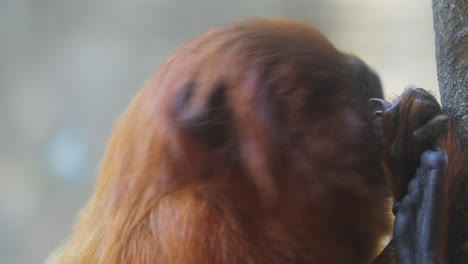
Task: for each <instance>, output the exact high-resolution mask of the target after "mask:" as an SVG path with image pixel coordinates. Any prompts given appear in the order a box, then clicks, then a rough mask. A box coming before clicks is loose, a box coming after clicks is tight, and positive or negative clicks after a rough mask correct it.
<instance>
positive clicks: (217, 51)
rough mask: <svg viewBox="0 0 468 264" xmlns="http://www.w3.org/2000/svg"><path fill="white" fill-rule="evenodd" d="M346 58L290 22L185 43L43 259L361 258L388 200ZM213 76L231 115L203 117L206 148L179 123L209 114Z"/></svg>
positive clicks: (122, 128)
mask: <svg viewBox="0 0 468 264" xmlns="http://www.w3.org/2000/svg"><path fill="white" fill-rule="evenodd" d="M349 58H350V56H348V55H345V54H342V53H340V52H339V51H337V50H336V49H335V48H334V47H333V46H332V44H331V43H330V42H329V41H328V40H327V39H326V38H325V37H324V36H323V35H322V34H321V33H320V32H319V31H318V30H316V29H315V28H313V27H310V26H307V25H303V24H300V23H297V22H294V21H291V20H287V19H276V20H265V19H255V20H250V21H247V22H243V23H239V24H233V25H228V26H225V27H221V28H217V29H214V30H211V31H208V32H207V33H204V34H201V35H199V36H197V37H195V38H193V39H192V40H190V41H189V42H188V43H186V44H185V45H184V46H182V47H181V48H180V49H179V50H178V51H177V52H176V53H175V54H174V55H173V56H172V57H170V58H169V59H168V60H167V61H166V62H165V63H164V64H163V65H162V67H161V68H160V70H159V71H158V72H157V73H156V75H155V76H154V78H153V79H152V80H151V81H150V82H149V83H148V84H147V85H146V86H145V87H144V88H143V90H142V91H140V92H139V94H138V95H137V96H136V98H135V99H134V100H133V102H132V103H131V105H130V106H129V108H128V110H127V111H126V113H125V114H124V115H123V117H122V118H121V120H120V122H119V125H118V126H117V128H116V129H115V131H114V133H113V135H112V138H111V140H110V142H109V147H108V149H107V151H106V154H105V156H104V159H103V162H102V167H101V170H100V174H99V177H98V181H97V185H96V190H95V192H94V195H93V196H92V198H91V200H90V201H89V202H88V204H87V205H86V207H85V208H84V209H83V211H82V212H81V215H80V218H79V220H78V223H77V225H76V228H75V230H74V232H73V235H72V237H71V238H70V240H69V241H68V243H67V244H66V245H65V246H64V247H63V248H62V249H61V250H59V251H58V252H57V253H56V254H55V255H54V256H53V257H51V258H50V262H49V263H74V264H84V263H93V264H99V263H102V264H104V263H105V264H108V263H141V264H144V263H161V264H177V263H180V264H185V263H195V264H197V263H200V264H209V263H213V264H214V263H230V264H234V263H239V264H241V263H242V264H248V263H369V262H370V261H371V259H373V258H374V257H375V256H376V255H377V254H378V250H379V246H378V245H379V241H380V240H381V239H382V238H383V237H384V236H387V235H388V234H389V232H390V231H391V216H390V212H389V211H390V210H389V207H390V204H389V197H388V192H387V189H386V187H385V182H384V177H383V172H382V168H381V167H380V163H379V159H380V152H379V149H378V148H376V146H377V145H378V144H377V139H376V138H375V136H374V135H373V132H372V129H371V127H372V124H371V123H370V121H369V120H368V118H367V117H365V116H364V115H362V113H361V112H359V111H357V110H356V109H355V108H354V103H355V102H353V101H352V100H353V99H354V98H356V91H355V90H353V89H351V88H350V87H353V85H354V84H353V83H352V82H353V78H354V77H353V76H352V74H351V73H350V70H349V69H348V68H347V67H348V66H346V65H347V64H346V63H347V61H348V60H349ZM191 82H193V85H194V86H195V87H194V92H193V94H190V96H191V98H190V103H189V104H188V103H187V104H184V105H182V106H180V105H179V106H178V107H179V108H180V109H177V107H176V109H175V108H174V100H175V98H177V97H178V96H180V93H181V92H183V89H185V88H184V87H187V84H188V83H191ZM219 86H222V92H224V93H225V94H224V96H225V97H226V102H224V101H222V103H224V104H225V105H223V106H222V107H223V108H226V109H225V110H226V111H228V115H226V116H223V117H225V118H226V120H218V121H217V122H214V123H207V124H204V125H208V126H210V125H213V126H216V125H218V126H221V127H220V129H221V128H222V129H224V130H226V131H224V130H223V133H224V132H226V133H227V136H226V137H222V139H223V140H224V141H222V144H221V146H219V142H218V141H215V143H213V144H216V145H213V147H210V146H208V145H206V144H203V142H201V141H200V140H199V138H198V134H197V136H194V134H193V133H192V132H190V131H189V130H187V129H186V128H185V126H184V122H185V121H184V120H188V119H193V116H194V115H195V114H199V113H202V114H204V115H209V114H210V113H212V112H211V111H218V110H219V109H205V108H206V105H207V104H208V103H209V102H210V100H211V99H210V98H211V96H212V95H213V93H215V92H216V89H221V88H219ZM215 87H218V88H215ZM187 96H188V95H187ZM207 102H208V103H207ZM181 120H182V121H181ZM197 129H199V128H197ZM195 133H202V134H201V135H200V137H202V140H205V138H204V137H205V136H206V135H204V134H203V133H205V131H202V132H199V131H198V130H197V131H196V132H195ZM206 140H208V142H209V140H213V137H210V136H208V137H207V138H206Z"/></svg>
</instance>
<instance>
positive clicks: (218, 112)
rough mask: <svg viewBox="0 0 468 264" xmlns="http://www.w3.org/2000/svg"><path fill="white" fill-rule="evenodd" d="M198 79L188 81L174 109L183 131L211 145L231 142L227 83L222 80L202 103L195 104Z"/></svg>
mask: <svg viewBox="0 0 468 264" xmlns="http://www.w3.org/2000/svg"><path fill="white" fill-rule="evenodd" d="M196 88H197V81H196V80H192V81H190V82H189V83H187V84H186V85H185V86H184V87H183V88H182V89H181V91H179V92H178V94H177V95H176V97H175V101H174V103H173V109H174V113H175V118H176V123H177V125H178V126H179V128H180V129H182V131H184V132H186V133H187V134H189V135H191V136H192V137H193V138H194V139H195V140H196V141H198V142H199V143H201V144H202V145H205V146H206V147H208V148H211V149H213V148H218V147H220V146H222V145H223V144H224V143H225V142H227V141H228V133H229V131H230V127H231V125H232V113H231V111H230V109H229V107H228V105H227V100H226V85H225V84H224V83H223V82H219V83H218V84H217V85H216V86H215V87H214V88H213V89H212V90H211V94H210V95H208V96H207V97H206V101H205V102H203V103H202V104H201V106H198V105H197V106H192V105H191V101H192V100H191V99H192V98H193V97H194V94H195V90H196Z"/></svg>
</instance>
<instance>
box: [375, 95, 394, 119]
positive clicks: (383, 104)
mask: <svg viewBox="0 0 468 264" xmlns="http://www.w3.org/2000/svg"><path fill="white" fill-rule="evenodd" d="M369 102H370V103H371V104H372V108H373V109H374V110H375V112H374V113H375V115H376V116H382V115H383V112H385V111H386V110H387V109H389V108H390V107H392V104H391V103H389V102H387V101H385V100H383V99H380V98H372V99H370V100H369Z"/></svg>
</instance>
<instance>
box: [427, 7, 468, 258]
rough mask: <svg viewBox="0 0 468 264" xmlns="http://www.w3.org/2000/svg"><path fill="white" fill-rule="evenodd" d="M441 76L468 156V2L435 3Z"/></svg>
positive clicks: (467, 209)
mask: <svg viewBox="0 0 468 264" xmlns="http://www.w3.org/2000/svg"><path fill="white" fill-rule="evenodd" d="M432 10H433V15H434V30H435V40H436V60H437V76H438V80H439V90H440V94H441V101H442V106H443V108H444V112H445V113H446V114H447V115H448V116H450V117H451V118H452V119H453V120H454V121H455V125H456V129H457V134H458V138H459V139H460V142H461V143H462V145H463V147H464V152H465V154H468V153H467V152H468V151H467V150H468V147H467V145H468V129H467V127H468V1H466V0H432ZM467 177H468V176H467ZM457 217H458V221H459V222H460V223H461V225H459V226H457V228H458V229H459V230H457V233H458V237H457V240H458V241H457V242H458V247H457V254H456V255H457V256H456V261H455V263H456V264H461V263H468V178H465V181H464V185H463V198H462V201H460V202H459V204H458V205H457Z"/></svg>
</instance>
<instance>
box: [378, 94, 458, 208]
mask: <svg viewBox="0 0 468 264" xmlns="http://www.w3.org/2000/svg"><path fill="white" fill-rule="evenodd" d="M371 102H372V103H373V104H374V109H376V110H375V118H376V119H377V126H378V129H379V130H380V131H381V141H382V146H383V149H382V152H383V159H384V160H383V161H384V162H383V163H384V164H383V165H384V169H385V174H386V177H387V179H388V182H389V185H390V188H391V189H392V192H393V194H394V196H395V199H396V201H400V200H401V199H402V198H403V196H404V195H405V194H406V191H407V186H408V183H409V181H410V180H411V178H412V177H413V175H414V174H415V172H416V168H417V167H418V165H419V159H420V156H421V154H422V152H423V151H424V150H427V149H430V148H433V147H434V146H435V143H436V142H437V139H438V138H439V137H440V136H441V135H442V134H443V133H444V132H445V131H446V130H447V127H448V122H449V120H448V117H447V116H445V115H442V114H441V108H440V105H439V103H438V102H437V100H436V99H435V98H434V97H433V96H432V95H431V94H429V93H428V92H426V91H425V90H424V89H421V88H417V89H412V88H409V89H406V90H405V92H404V93H403V94H402V95H401V96H400V97H399V98H398V99H397V100H396V101H395V103H393V104H391V103H388V102H386V101H384V100H382V99H371Z"/></svg>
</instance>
